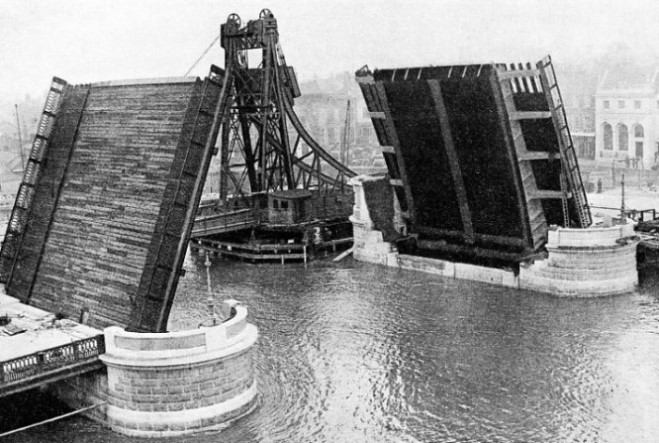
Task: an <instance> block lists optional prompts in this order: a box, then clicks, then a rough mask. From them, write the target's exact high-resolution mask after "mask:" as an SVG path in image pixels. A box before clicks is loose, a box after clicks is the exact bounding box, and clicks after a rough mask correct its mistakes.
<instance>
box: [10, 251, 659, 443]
mask: <svg viewBox="0 0 659 443" xmlns="http://www.w3.org/2000/svg"><path fill="white" fill-rule="evenodd" d="M186 268H187V270H188V273H187V275H186V277H185V278H184V279H183V280H182V281H181V284H180V285H179V291H178V295H177V299H176V301H175V303H174V307H173V310H172V315H171V317H170V326H171V329H174V330H175V329H182V328H186V327H196V326H197V325H198V324H199V323H200V322H201V321H204V320H206V319H207V318H208V312H207V308H206V298H207V295H206V292H205V288H206V276H205V268H204V265H203V260H202V259H197V258H195V257H189V258H188V261H187V265H186ZM211 278H212V282H213V286H214V288H215V292H216V293H217V295H216V296H217V298H218V299H223V298H236V299H239V300H241V301H242V303H243V304H244V305H246V306H247V307H248V309H249V316H250V321H251V322H253V323H254V324H256V325H257V326H258V328H259V333H260V336H259V340H258V343H257V357H256V365H257V368H258V378H259V392H260V398H259V406H258V408H257V409H256V410H255V412H253V413H252V414H251V415H249V416H247V417H245V418H243V419H241V420H239V421H238V422H236V423H235V424H234V425H233V426H231V427H230V428H228V429H225V430H223V431H220V432H217V433H213V434H205V435H193V436H187V437H185V438H183V437H181V438H179V439H176V440H175V441H186V442H199V443H209V442H305V443H306V442H543V443H544V442H657V441H659V278H657V277H656V276H654V275H650V276H649V277H644V281H643V287H642V289H641V290H640V291H639V292H638V293H636V294H629V295H622V296H617V297H607V298H600V299H589V300H588V299H587V300H580V299H560V298H555V297H552V296H547V295H542V294H537V293H532V292H524V291H515V290H509V289H502V288H498V287H493V286H488V285H485V284H479V283H475V282H468V281H460V280H449V279H444V278H441V277H438V276H433V275H429V274H422V273H414V272H409V271H400V270H394V269H388V268H384V267H380V266H376V265H370V264H365V263H359V262H356V261H354V260H352V259H346V260H344V261H343V262H342V263H339V264H337V263H333V262H323V261H316V262H313V263H310V264H309V265H308V266H307V267H306V268H305V267H304V265H302V264H299V265H296V264H287V265H286V266H281V265H265V266H264V265H251V264H244V263H240V262H233V261H224V260H218V259H216V262H215V263H214V264H213V266H212V268H211ZM8 441H30V442H32V441H34V442H36V441H54V442H133V441H134V442H138V441H140V442H142V441H143V440H140V439H131V438H127V437H124V436H121V435H119V434H115V433H112V432H111V431H108V430H106V429H104V428H102V427H101V426H100V425H98V424H96V423H93V422H91V421H89V420H87V419H85V418H82V417H77V418H72V419H67V420H64V421H61V422H57V423H53V424H51V425H47V426H44V427H41V428H38V429H34V430H31V431H28V432H24V433H21V434H17V435H15V437H11V439H8ZM150 441H160V440H157V439H156V440H150ZM163 441H172V440H171V439H169V440H163Z"/></svg>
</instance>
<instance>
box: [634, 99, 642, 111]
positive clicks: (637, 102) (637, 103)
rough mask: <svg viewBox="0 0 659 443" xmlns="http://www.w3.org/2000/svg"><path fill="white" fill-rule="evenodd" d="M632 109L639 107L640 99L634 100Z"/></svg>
mask: <svg viewBox="0 0 659 443" xmlns="http://www.w3.org/2000/svg"><path fill="white" fill-rule="evenodd" d="M634 109H641V101H640V100H634Z"/></svg>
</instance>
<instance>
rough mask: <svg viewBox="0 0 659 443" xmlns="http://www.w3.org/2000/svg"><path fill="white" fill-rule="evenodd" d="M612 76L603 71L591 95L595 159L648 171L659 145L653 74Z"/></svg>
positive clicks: (658, 104) (657, 96) (658, 98)
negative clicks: (593, 105)
mask: <svg viewBox="0 0 659 443" xmlns="http://www.w3.org/2000/svg"><path fill="white" fill-rule="evenodd" d="M616 74H617V75H615V77H616V78H615V79H607V77H608V76H609V75H611V73H608V72H607V73H606V74H605V77H604V79H603V80H602V81H601V82H600V85H599V87H598V89H597V94H596V95H595V98H596V102H595V139H596V146H595V150H596V152H595V159H596V160H597V161H598V162H605V163H612V162H614V161H615V162H617V163H618V166H625V167H630V168H639V169H650V168H651V167H652V166H654V165H655V163H656V162H657V147H658V144H657V143H658V142H659V93H658V89H657V85H656V82H657V71H656V70H653V71H646V72H645V73H639V72H635V73H634V74H633V75H626V74H625V73H616Z"/></svg>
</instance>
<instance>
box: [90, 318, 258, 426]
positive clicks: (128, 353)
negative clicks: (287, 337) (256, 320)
mask: <svg viewBox="0 0 659 443" xmlns="http://www.w3.org/2000/svg"><path fill="white" fill-rule="evenodd" d="M233 309H235V313H234V315H233V316H232V317H231V318H229V319H228V320H227V321H225V322H224V323H221V324H219V325H216V326H212V327H204V328H200V329H195V330H188V331H181V332H170V333H136V332H126V331H124V330H123V329H121V328H118V327H110V328H107V329H105V343H106V353H105V354H104V355H103V356H102V357H101V360H102V361H103V362H104V363H105V364H106V366H107V397H108V398H107V402H108V406H107V408H106V420H107V423H108V424H109V426H110V427H111V428H112V429H113V430H115V431H117V432H120V433H122V434H126V435H133V436H140V437H166V436H175V435H182V434H187V433H192V432H199V431H204V430H212V429H217V428H220V427H222V426H225V425H226V424H227V423H228V422H230V421H232V420H235V419H237V418H238V417H240V416H242V415H245V414H247V413H248V412H250V411H251V410H253V409H254V407H255V405H256V399H257V389H256V380H255V372H254V364H253V352H254V344H255V343H256V339H257V335H258V333H257V329H256V327H255V326H254V325H251V324H249V323H247V309H246V308H244V307H242V306H240V305H234V306H233Z"/></svg>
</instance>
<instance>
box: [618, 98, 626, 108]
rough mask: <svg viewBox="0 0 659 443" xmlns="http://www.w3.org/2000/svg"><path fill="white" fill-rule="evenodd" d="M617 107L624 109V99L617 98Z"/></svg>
mask: <svg viewBox="0 0 659 443" xmlns="http://www.w3.org/2000/svg"><path fill="white" fill-rule="evenodd" d="M618 109H625V101H624V100H618Z"/></svg>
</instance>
